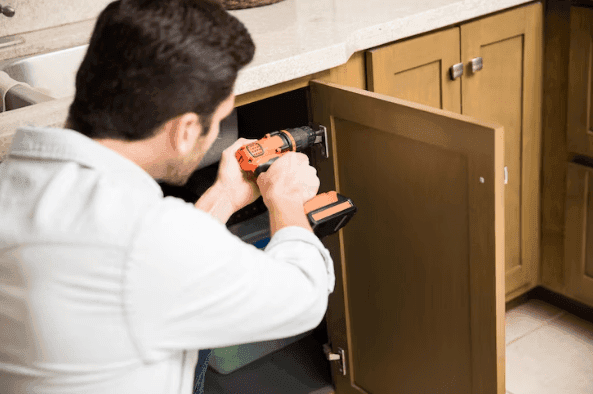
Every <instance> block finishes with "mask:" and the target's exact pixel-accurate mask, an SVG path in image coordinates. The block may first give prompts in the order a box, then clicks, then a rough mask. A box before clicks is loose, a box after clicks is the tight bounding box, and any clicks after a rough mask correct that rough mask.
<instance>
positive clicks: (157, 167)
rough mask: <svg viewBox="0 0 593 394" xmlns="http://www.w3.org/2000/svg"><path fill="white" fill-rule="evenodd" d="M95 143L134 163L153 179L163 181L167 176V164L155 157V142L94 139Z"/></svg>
mask: <svg viewBox="0 0 593 394" xmlns="http://www.w3.org/2000/svg"><path fill="white" fill-rule="evenodd" d="M93 141H95V142H97V143H99V144H101V145H103V146H105V147H107V148H109V149H111V150H113V151H115V152H116V153H119V154H120V155H122V156H123V157H125V158H126V159H128V160H131V161H133V162H134V163H136V164H137V165H138V166H139V167H141V168H142V169H143V170H144V171H146V172H147V173H148V174H149V175H150V176H151V177H152V178H154V179H161V178H163V177H164V176H165V175H166V172H167V170H166V168H167V166H166V164H165V163H163V162H162V160H160V158H159V157H158V155H155V154H154V152H155V149H154V146H153V141H151V140H145V141H121V140H114V139H93Z"/></svg>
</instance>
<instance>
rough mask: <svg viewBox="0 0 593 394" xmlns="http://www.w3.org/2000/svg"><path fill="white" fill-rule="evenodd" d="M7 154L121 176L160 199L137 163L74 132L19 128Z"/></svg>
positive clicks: (43, 128)
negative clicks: (62, 163)
mask: <svg viewBox="0 0 593 394" xmlns="http://www.w3.org/2000/svg"><path fill="white" fill-rule="evenodd" d="M8 155H13V156H21V157H28V158H36V159H53V160H68V161H74V162H77V163H79V164H81V165H83V166H86V167H90V168H94V169H97V170H99V171H101V172H104V173H115V174H118V175H120V176H121V175H123V176H125V177H126V178H127V179H130V180H132V181H137V182H138V183H139V184H141V185H142V187H146V188H147V189H148V190H150V192H151V193H156V194H158V195H159V196H160V197H162V196H163V192H162V190H161V188H160V186H159V185H158V183H156V181H155V180H154V179H153V178H152V177H151V176H150V175H148V173H147V172H146V171H144V170H143V169H142V168H141V167H140V166H138V165H137V164H136V163H134V162H133V161H131V160H129V159H127V158H125V157H123V156H122V155H120V154H119V153H117V152H115V151H113V150H111V149H109V148H107V147H105V146H103V145H101V144H99V143H98V142H96V141H93V140H92V139H91V138H89V137H87V136H85V135H83V134H81V133H79V132H77V131H74V130H69V129H59V128H49V127H32V126H28V127H21V128H19V129H18V130H17V132H16V133H15V135H14V138H13V140H12V144H11V146H10V148H9V150H8Z"/></svg>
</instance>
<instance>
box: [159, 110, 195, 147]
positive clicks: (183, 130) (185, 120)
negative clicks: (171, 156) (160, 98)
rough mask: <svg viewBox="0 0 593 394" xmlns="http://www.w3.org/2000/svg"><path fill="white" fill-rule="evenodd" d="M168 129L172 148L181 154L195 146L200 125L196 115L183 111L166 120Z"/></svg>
mask: <svg viewBox="0 0 593 394" xmlns="http://www.w3.org/2000/svg"><path fill="white" fill-rule="evenodd" d="M165 128H166V129H167V131H168V134H169V137H170V140H171V145H172V147H173V149H174V150H175V151H176V152H177V153H179V155H181V156H185V155H187V154H188V153H190V152H191V151H192V150H193V149H194V147H195V146H196V141H197V139H198V137H199V136H200V133H201V131H202V127H201V126H200V122H199V120H198V115H197V114H195V113H193V112H188V113H185V114H183V115H181V116H178V117H177V118H175V119H171V120H170V121H169V122H167V125H166V126H165Z"/></svg>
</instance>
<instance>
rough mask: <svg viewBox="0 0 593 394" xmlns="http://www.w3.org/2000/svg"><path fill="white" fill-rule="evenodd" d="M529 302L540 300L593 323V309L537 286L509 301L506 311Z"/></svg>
mask: <svg viewBox="0 0 593 394" xmlns="http://www.w3.org/2000/svg"><path fill="white" fill-rule="evenodd" d="M529 300H540V301H544V302H547V303H548V304H550V305H553V306H555V307H557V308H560V309H562V310H565V311H566V312H568V313H570V314H573V315H575V316H577V317H579V318H581V319H583V320H587V321H589V322H592V323H593V307H590V306H588V305H585V304H583V303H581V302H579V301H575V300H573V299H572V298H568V297H566V296H564V295H562V294H558V293H555V292H553V291H552V290H548V289H546V288H544V287H542V286H537V287H535V288H533V289H532V290H530V291H528V292H527V293H525V294H522V295H520V296H519V297H517V298H515V299H513V300H510V301H509V302H507V303H506V310H509V309H513V308H515V307H517V306H519V305H521V304H523V303H525V302H527V301H529Z"/></svg>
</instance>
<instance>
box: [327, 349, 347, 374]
mask: <svg viewBox="0 0 593 394" xmlns="http://www.w3.org/2000/svg"><path fill="white" fill-rule="evenodd" d="M323 352H324V353H325V358H327V360H328V361H338V362H339V363H340V364H339V368H338V369H339V371H340V373H341V374H342V375H343V376H346V352H344V349H342V348H341V347H339V348H338V352H337V353H333V352H332V348H331V346H330V345H329V344H328V343H326V344H325V345H323Z"/></svg>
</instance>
